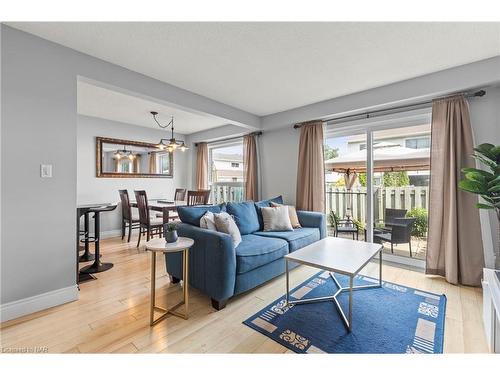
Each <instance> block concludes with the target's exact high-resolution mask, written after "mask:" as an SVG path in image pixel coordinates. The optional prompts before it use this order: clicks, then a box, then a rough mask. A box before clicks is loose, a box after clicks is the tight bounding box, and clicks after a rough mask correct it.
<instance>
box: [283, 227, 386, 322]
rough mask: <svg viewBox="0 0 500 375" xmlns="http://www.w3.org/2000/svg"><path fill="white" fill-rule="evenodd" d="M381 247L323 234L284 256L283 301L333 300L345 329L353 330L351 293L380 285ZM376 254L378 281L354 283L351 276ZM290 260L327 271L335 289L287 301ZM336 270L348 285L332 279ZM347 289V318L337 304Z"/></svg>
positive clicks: (300, 302) (289, 302) (297, 303)
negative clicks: (334, 290)
mask: <svg viewBox="0 0 500 375" xmlns="http://www.w3.org/2000/svg"><path fill="white" fill-rule="evenodd" d="M382 248H383V246H382V245H380V244H374V243H368V242H362V241H354V240H348V239H344V238H338V237H326V238H323V239H322V240H320V241H318V242H315V243H313V244H311V245H308V246H306V247H303V248H302V249H300V250H297V251H294V252H293V253H290V254H288V255H286V256H285V261H286V304H287V305H299V304H303V303H313V302H321V301H333V302H334V303H335V306H336V307H337V309H338V311H339V313H340V316H341V317H342V320H343V321H344V323H345V325H346V327H347V329H348V330H349V331H352V292H353V291H354V290H358V289H369V288H381V287H382ZM377 254H379V282H378V284H375V285H358V286H354V285H353V281H354V277H355V276H356V275H357V274H358V273H359V272H360V271H361V270H362V269H363V268H364V267H365V266H366V265H367V264H368V262H370V261H371V260H372V259H373V258H374V257H375V256H376V255H377ZM289 262H295V263H299V264H305V265H307V266H311V267H315V268H319V269H321V270H326V271H330V276H331V277H332V279H333V281H334V282H335V284H337V286H338V288H339V289H338V290H337V291H336V292H335V294H333V295H329V296H325V297H316V298H307V299H297V300H293V301H290V287H289V283H290V282H289V267H288V263H289ZM335 272H337V273H340V274H342V275H346V276H348V277H349V286H348V287H343V286H341V285H340V283H339V281H338V280H337V279H336V278H335V274H334V273H335ZM344 292H349V313H348V317H346V315H345V313H344V310H343V309H342V307H341V306H340V303H339V301H338V299H337V296H338V295H339V294H341V293H344Z"/></svg>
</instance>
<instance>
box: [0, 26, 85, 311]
mask: <svg viewBox="0 0 500 375" xmlns="http://www.w3.org/2000/svg"><path fill="white" fill-rule="evenodd" d="M2 29H3V30H2V146H1V153H2V158H1V162H2V212H1V215H2V238H1V242H2V245H1V248H2V249H1V251H2V262H1V263H2V264H1V303H6V302H11V301H15V300H18V299H22V298H26V297H30V296H34V295H37V294H41V293H44V292H47V291H51V290H57V289H61V288H64V287H67V286H71V285H74V284H75V252H74V249H75V225H76V224H75V206H76V152H75V150H76V73H75V71H74V70H73V67H72V62H73V58H74V54H73V53H72V52H71V51H70V50H68V49H64V48H59V47H57V46H56V45H54V44H50V43H44V42H42V43H41V42H40V41H41V39H38V38H33V37H29V36H27V35H26V34H21V33H18V32H16V31H13V30H11V29H9V28H5V27H3V26H2ZM42 163H43V164H52V165H53V177H52V178H46V179H42V178H40V164H42Z"/></svg>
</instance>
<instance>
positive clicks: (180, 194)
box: [156, 188, 187, 221]
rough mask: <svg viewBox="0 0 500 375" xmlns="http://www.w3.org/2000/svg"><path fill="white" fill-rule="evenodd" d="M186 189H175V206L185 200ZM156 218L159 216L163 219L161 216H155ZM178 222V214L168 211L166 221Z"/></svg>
mask: <svg viewBox="0 0 500 375" xmlns="http://www.w3.org/2000/svg"><path fill="white" fill-rule="evenodd" d="M186 191H187V190H186V189H179V188H177V189H175V194H174V201H175V203H176V204H177V202H184V201H185V200H186ZM156 216H157V217H159V216H161V217H163V215H162V214H160V215H156ZM175 220H179V214H178V213H177V210H175V211H170V212H169V214H168V221H175Z"/></svg>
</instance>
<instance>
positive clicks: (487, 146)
mask: <svg viewBox="0 0 500 375" xmlns="http://www.w3.org/2000/svg"><path fill="white" fill-rule="evenodd" d="M494 148H495V145H492V144H491V143H483V144H480V145H479V146H477V147H476V148H474V150H475V151H476V152H479V153H480V154H481V155H484V156H486V157H487V158H488V159H490V160H492V161H494V162H495V163H496V161H497V158H496V155H495V153H494V152H492V150H493V149H494Z"/></svg>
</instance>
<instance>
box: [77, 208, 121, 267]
mask: <svg viewBox="0 0 500 375" xmlns="http://www.w3.org/2000/svg"><path fill="white" fill-rule="evenodd" d="M116 206H117V205H116V204H106V205H100V206H90V207H89V206H87V207H86V208H84V209H82V210H81V211H80V212H82V211H83V214H84V215H85V218H86V219H85V220H86V227H87V228H86V230H85V231H86V233H87V235H86V238H84V240H85V247H86V250H87V252H88V245H89V243H90V242H94V245H95V255H94V263H92V264H91V265H89V266H85V267H83V268H82V269H81V270H80V274H91V273H98V272H103V271H107V270H109V269H110V268H111V267H113V263H102V262H101V260H100V257H101V255H100V251H99V250H100V249H99V242H100V234H101V233H100V232H101V220H100V214H101V212H108V211H113V210H114V209H115V208H116ZM91 213H93V214H94V236H93V237H90V236H88V215H89V214H91ZM84 255H85V254H84Z"/></svg>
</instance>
